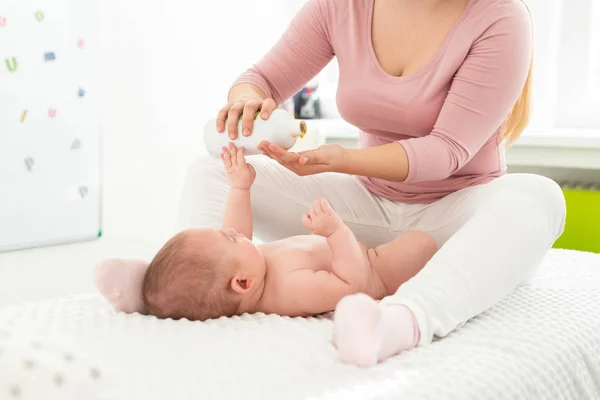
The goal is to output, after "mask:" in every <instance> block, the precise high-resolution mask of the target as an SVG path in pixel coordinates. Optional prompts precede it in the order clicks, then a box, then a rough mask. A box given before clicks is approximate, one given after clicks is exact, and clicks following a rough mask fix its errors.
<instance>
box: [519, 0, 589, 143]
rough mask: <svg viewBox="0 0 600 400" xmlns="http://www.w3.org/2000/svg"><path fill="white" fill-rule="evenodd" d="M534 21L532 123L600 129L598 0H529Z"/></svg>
mask: <svg viewBox="0 0 600 400" xmlns="http://www.w3.org/2000/svg"><path fill="white" fill-rule="evenodd" d="M527 4H528V6H529V8H530V11H531V14H532V16H533V21H534V40H535V61H534V62H535V65H534V71H535V73H534V100H533V120H532V124H531V128H532V129H548V128H550V129H599V132H598V135H599V136H600V112H599V111H600V0H569V1H562V0H551V1H548V0H529V1H528V2H527Z"/></svg>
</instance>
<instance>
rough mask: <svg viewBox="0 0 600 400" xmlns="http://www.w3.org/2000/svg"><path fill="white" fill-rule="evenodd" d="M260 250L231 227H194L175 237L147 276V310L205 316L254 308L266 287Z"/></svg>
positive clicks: (170, 315)
mask: <svg viewBox="0 0 600 400" xmlns="http://www.w3.org/2000/svg"><path fill="white" fill-rule="evenodd" d="M265 273H266V269H265V262H264V259H263V257H262V254H261V252H260V250H259V249H258V248H257V247H256V246H255V245H254V244H253V243H252V242H251V241H250V240H248V239H247V238H246V237H245V236H243V235H241V234H238V233H237V232H235V231H234V230H233V229H228V230H226V231H217V230H212V229H190V230H186V231H183V232H181V233H179V234H177V235H175V236H174V237H173V238H171V239H170V240H169V241H168V242H167V243H166V244H165V245H164V246H163V248H162V249H161V250H160V251H159V252H158V254H156V256H155V257H154V260H152V263H151V264H150V266H149V267H148V270H147V272H146V274H145V277H144V283H143V287H142V295H143V299H144V305H145V307H146V309H147V310H148V312H149V313H150V314H152V315H155V316H157V317H159V318H173V319H180V318H187V319H189V320H200V321H203V320H206V319H211V318H218V317H222V316H232V315H238V314H242V313H244V312H253V311H254V309H255V307H256V305H257V303H258V301H259V300H260V297H261V294H262V290H263V288H264V278H265Z"/></svg>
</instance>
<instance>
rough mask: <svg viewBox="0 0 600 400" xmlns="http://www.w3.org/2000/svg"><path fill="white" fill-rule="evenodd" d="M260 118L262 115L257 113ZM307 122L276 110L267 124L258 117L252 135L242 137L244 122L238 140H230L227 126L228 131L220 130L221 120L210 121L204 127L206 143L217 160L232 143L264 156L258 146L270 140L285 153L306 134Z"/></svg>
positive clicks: (246, 151) (240, 124)
mask: <svg viewBox="0 0 600 400" xmlns="http://www.w3.org/2000/svg"><path fill="white" fill-rule="evenodd" d="M257 116H258V114H257ZM306 130H307V128H306V123H305V122H304V121H299V120H297V119H295V118H294V117H293V116H292V115H291V114H290V113H289V112H287V111H285V110H282V109H279V108H278V109H276V110H274V111H273V112H272V113H271V115H270V116H269V119H267V120H266V121H265V120H263V119H262V118H259V117H255V118H254V127H253V129H252V134H251V135H250V136H243V135H242V120H241V119H240V121H239V122H238V137H237V139H235V140H231V139H230V138H229V132H228V130H227V127H225V131H224V132H222V133H219V132H218V131H217V121H216V120H214V119H213V120H210V121H208V122H207V123H206V125H205V126H204V144H205V145H206V149H207V150H208V153H209V154H210V155H211V156H213V157H221V152H222V148H223V146H229V143H233V144H235V146H236V147H238V148H239V147H244V152H245V154H246V155H255V154H262V152H261V151H260V150H258V145H259V144H260V143H261V142H262V141H264V140H266V141H268V142H270V143H274V144H276V145H278V146H280V147H281V148H283V149H285V150H289V149H291V148H292V147H293V146H294V145H295V144H296V140H297V139H298V138H303V137H304V135H305V134H306Z"/></svg>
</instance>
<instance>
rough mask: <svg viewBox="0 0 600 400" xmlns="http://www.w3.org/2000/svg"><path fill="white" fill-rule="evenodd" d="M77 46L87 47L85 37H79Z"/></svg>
mask: <svg viewBox="0 0 600 400" xmlns="http://www.w3.org/2000/svg"><path fill="white" fill-rule="evenodd" d="M77 47H79V48H80V49H83V48H84V47H85V41H84V40H83V39H79V41H78V42H77Z"/></svg>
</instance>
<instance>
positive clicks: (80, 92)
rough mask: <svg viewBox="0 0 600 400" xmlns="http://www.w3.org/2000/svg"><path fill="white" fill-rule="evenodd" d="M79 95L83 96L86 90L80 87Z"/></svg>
mask: <svg viewBox="0 0 600 400" xmlns="http://www.w3.org/2000/svg"><path fill="white" fill-rule="evenodd" d="M77 95H78V96H79V97H83V96H85V90H83V89H82V88H79V91H78V92H77Z"/></svg>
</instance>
